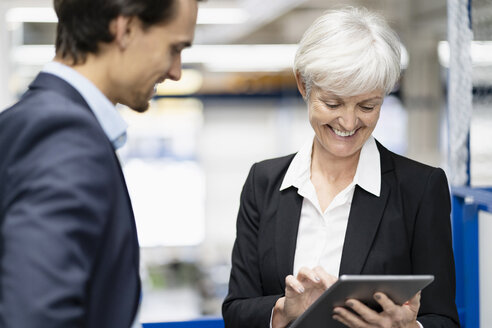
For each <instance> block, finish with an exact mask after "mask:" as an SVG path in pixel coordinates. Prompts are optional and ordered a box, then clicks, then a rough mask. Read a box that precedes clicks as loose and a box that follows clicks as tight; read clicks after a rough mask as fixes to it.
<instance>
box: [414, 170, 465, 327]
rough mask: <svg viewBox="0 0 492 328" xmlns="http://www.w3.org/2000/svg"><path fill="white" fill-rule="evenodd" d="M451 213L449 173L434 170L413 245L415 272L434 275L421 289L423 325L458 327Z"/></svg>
mask: <svg viewBox="0 0 492 328" xmlns="http://www.w3.org/2000/svg"><path fill="white" fill-rule="evenodd" d="M450 213H451V204H450V196H449V187H448V183H447V179H446V175H445V174H444V171H443V170H441V169H434V170H433V172H432V173H431V174H430V176H429V179H428V181H427V184H426V187H425V190H424V193H423V195H422V198H421V204H420V207H419V209H418V212H417V217H416V221H415V231H414V238H413V247H412V263H413V273H414V274H433V275H434V276H435V280H434V281H433V282H432V283H431V284H430V285H429V286H427V287H426V288H425V289H424V290H423V291H422V298H421V305H420V311H419V316H418V318H417V320H418V321H419V322H420V323H421V324H422V325H423V326H424V328H437V327H442V328H444V327H446V328H449V327H459V319H458V314H457V310H456V304H455V289H456V287H455V286H456V282H455V267H454V257H453V249H452V238H451V219H450Z"/></svg>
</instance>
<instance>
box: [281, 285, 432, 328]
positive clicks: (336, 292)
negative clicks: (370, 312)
mask: <svg viewBox="0 0 492 328" xmlns="http://www.w3.org/2000/svg"><path fill="white" fill-rule="evenodd" d="M433 280H434V276H433V275H409V276H400V275H393V276H392V275H376V276H370V275H342V276H341V277H340V278H339V279H338V280H337V282H335V283H334V284H333V285H332V286H331V287H330V288H328V289H327V290H326V291H325V292H324V293H323V294H322V295H321V296H320V297H319V298H318V299H317V300H316V301H315V302H314V303H313V304H312V305H311V306H310V307H309V308H308V309H307V310H306V311H305V312H304V313H303V314H302V315H300V316H299V317H298V318H297V319H296V320H295V321H294V322H293V323H292V324H291V325H289V327H290V328H318V327H319V328H342V327H345V326H344V325H343V324H341V323H340V322H338V321H336V320H334V319H332V315H333V308H334V307H336V306H344V305H345V301H346V300H347V299H349V298H354V299H358V300H359V301H361V302H362V303H364V304H366V305H367V306H369V307H371V308H373V309H375V310H376V311H381V307H380V306H379V304H378V303H377V302H376V301H375V300H374V297H373V296H374V294H375V293H376V292H382V293H385V294H386V295H388V297H389V298H390V299H391V300H392V301H393V302H395V303H396V304H398V305H401V304H403V303H405V302H406V301H408V300H409V299H411V298H412V297H413V296H414V295H415V294H417V292H418V291H419V290H422V289H424V287H426V286H427V285H428V284H430V283H431V282H432V281H433Z"/></svg>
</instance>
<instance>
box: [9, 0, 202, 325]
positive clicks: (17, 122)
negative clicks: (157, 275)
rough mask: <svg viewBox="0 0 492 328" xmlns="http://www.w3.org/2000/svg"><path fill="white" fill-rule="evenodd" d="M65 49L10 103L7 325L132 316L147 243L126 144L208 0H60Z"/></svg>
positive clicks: (176, 67) (175, 66) (111, 321)
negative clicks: (128, 173)
mask: <svg viewBox="0 0 492 328" xmlns="http://www.w3.org/2000/svg"><path fill="white" fill-rule="evenodd" d="M54 5H55V10H56V13H57V15H58V19H59V24H58V30H57V38H56V57H55V59H54V61H53V62H51V63H49V64H48V65H46V67H45V68H44V69H43V71H42V72H41V73H40V74H39V75H38V76H37V77H36V79H35V80H34V82H32V84H31V85H30V87H29V90H28V91H27V93H26V94H25V95H24V96H23V97H22V99H21V100H20V101H19V102H18V103H17V104H16V105H14V106H13V107H11V108H9V109H7V110H6V111H4V112H3V113H1V114H0V150H1V155H0V228H1V231H0V233H1V237H0V238H1V239H0V327H12V328H29V327H38V328H44V327H46V328H58V327H60V328H61V327H91V328H93V327H108V328H123V327H130V326H131V325H132V323H133V322H134V320H135V314H136V312H137V308H138V304H139V297H140V280H139V274H138V270H139V268H138V266H139V255H138V253H139V248H138V241H137V235H136V229H135V222H134V218H133V212H132V208H131V204H130V200H129V197H128V193H127V189H126V186H125V181H124V178H123V175H122V172H121V168H120V166H119V163H118V159H117V157H116V156H115V152H114V151H115V149H116V148H118V147H120V146H121V145H122V144H123V143H124V141H125V138H126V133H125V129H126V125H125V123H124V121H123V120H122V118H121V117H120V116H119V114H118V113H117V111H116V109H115V108H114V105H115V104H116V103H121V104H124V105H127V106H129V107H130V108H132V109H134V110H136V111H139V112H143V111H145V110H146V109H147V108H148V102H149V99H150V98H151V97H152V95H153V90H154V85H155V84H156V83H159V82H162V81H164V80H165V79H172V80H178V79H179V78H180V75H181V58H180V56H181V50H183V48H185V47H187V46H189V45H190V44H191V42H192V39H193V36H194V27H195V24H196V16H197V1H196V0H55V1H54Z"/></svg>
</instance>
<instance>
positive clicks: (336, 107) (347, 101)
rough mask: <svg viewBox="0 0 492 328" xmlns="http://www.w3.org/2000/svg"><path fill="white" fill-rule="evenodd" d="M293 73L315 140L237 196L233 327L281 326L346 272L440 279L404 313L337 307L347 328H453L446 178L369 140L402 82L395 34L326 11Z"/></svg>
mask: <svg viewBox="0 0 492 328" xmlns="http://www.w3.org/2000/svg"><path fill="white" fill-rule="evenodd" d="M294 72H295V75H296V79H297V85H298V88H299V91H300V93H301V94H302V96H303V97H304V99H305V100H306V103H307V105H308V113H309V121H310V123H311V126H312V128H313V130H314V137H313V138H312V139H310V140H309V142H308V143H307V144H305V145H304V146H303V147H302V148H301V149H300V150H299V152H298V153H296V154H293V155H289V156H286V157H282V158H276V159H272V160H267V161H263V162H260V163H256V164H255V165H253V167H252V168H251V171H250V173H249V176H248V178H247V180H246V183H245V185H244V189H243V192H242V195H241V205H240V209H239V214H238V219H237V238H236V242H235V245H234V250H233V254H232V270H231V278H230V283H229V294H228V296H227V298H226V300H225V301H224V304H223V315H224V320H225V325H226V327H248V328H252V327H269V326H272V327H273V328H277V327H285V326H287V325H288V323H289V322H291V321H292V320H294V319H295V318H296V317H298V316H299V315H300V314H301V313H302V312H304V310H305V309H306V308H307V307H308V306H309V305H310V304H312V303H313V302H314V300H315V299H316V298H317V297H319V295H320V294H321V293H322V292H323V291H324V290H325V289H326V288H328V287H329V286H330V285H331V284H332V283H333V282H334V281H335V280H336V279H337V278H336V277H338V276H339V275H341V274H433V275H434V276H435V281H434V282H433V283H432V284H431V285H429V286H428V287H427V288H425V289H424V290H423V291H422V293H421V294H420V293H419V294H417V295H415V296H414V297H413V298H412V299H411V300H410V301H409V302H407V303H406V304H404V305H401V306H398V305H395V304H393V302H392V301H391V300H390V299H388V298H387V297H386V295H384V294H382V293H376V295H375V299H376V300H377V301H378V302H379V303H380V304H381V306H382V308H383V310H384V311H383V312H381V313H376V312H374V311H372V310H371V309H369V308H367V307H366V306H365V305H363V304H362V303H360V302H359V301H357V300H348V301H347V303H346V305H347V307H350V308H351V309H352V310H353V311H348V310H347V309H346V308H344V307H337V308H335V309H334V313H333V314H332V315H333V318H335V319H336V320H338V321H340V322H342V323H343V324H345V325H346V326H349V327H412V328H413V327H422V326H423V327H425V328H430V327H458V316H457V312H456V306H455V304H454V296H455V276H454V262H453V254H452V248H451V229H450V197H449V191H448V185H447V180H446V176H445V174H444V172H443V171H442V170H441V169H439V168H433V167H430V166H426V165H424V164H420V163H417V162H414V161H412V160H409V159H407V158H404V157H401V156H398V155H396V154H394V153H392V152H390V151H388V150H387V149H386V148H384V147H383V146H382V145H381V144H379V143H378V142H377V141H376V140H375V139H374V138H373V137H372V136H371V133H372V131H373V130H374V128H375V126H376V123H377V121H378V118H379V111H380V109H381V105H382V103H383V98H384V96H385V95H386V94H388V93H389V92H390V91H391V90H392V89H393V87H394V85H395V84H396V82H397V81H398V79H399V75H400V43H399V40H398V37H397V35H396V34H395V33H394V32H393V31H392V30H391V29H390V28H389V27H388V25H387V24H386V23H385V21H384V20H383V19H382V18H381V17H379V16H378V15H376V14H373V13H370V12H368V11H367V10H363V9H354V8H349V9H345V10H339V11H329V12H327V13H326V14H324V15H323V16H322V17H320V18H319V19H318V20H316V21H315V22H314V23H313V25H312V26H311V27H310V28H309V29H308V30H307V31H306V33H305V34H304V37H303V38H302V40H301V42H300V46H299V50H298V52H297V55H296V59H295V65H294Z"/></svg>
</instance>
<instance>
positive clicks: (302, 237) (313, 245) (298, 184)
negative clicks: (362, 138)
mask: <svg viewBox="0 0 492 328" xmlns="http://www.w3.org/2000/svg"><path fill="white" fill-rule="evenodd" d="M312 147H313V138H310V139H309V141H308V142H306V143H305V144H304V145H303V146H302V148H301V149H300V151H299V152H298V153H297V154H296V156H295V157H294V159H293V160H292V162H291V164H290V166H289V168H288V169H287V173H286V174H285V177H284V180H283V181H282V186H281V187H280V190H284V189H286V188H289V187H291V186H293V187H295V188H297V189H298V191H297V192H298V194H299V195H301V196H302V197H303V198H304V199H303V202H302V209H301V217H300V221H299V230H298V234H297V243H296V251H295V257H294V276H296V275H297V273H298V272H299V269H300V268H301V267H303V266H305V267H308V268H314V267H315V266H318V265H319V266H321V267H323V268H324V269H325V271H326V272H328V273H329V274H331V275H333V276H335V277H338V272H339V270H340V261H341V258H342V248H343V243H344V240H345V232H346V230H347V223H348V217H349V214H350V206H351V204H352V197H353V195H354V191H355V185H359V187H361V188H363V189H365V190H366V191H368V192H370V193H371V194H374V195H375V196H377V197H379V195H380V192H381V161H380V156H379V150H378V148H377V146H376V141H375V140H374V138H373V137H372V136H371V137H369V139H368V140H367V141H366V143H365V144H364V146H362V149H361V153H360V156H359V163H358V165H357V170H356V173H355V176H354V179H353V181H352V182H351V183H350V184H349V185H348V186H347V187H346V188H345V189H344V190H342V191H341V192H340V193H339V194H338V195H336V196H335V198H334V199H333V201H332V202H331V203H330V205H329V206H328V207H327V208H326V210H325V211H324V212H323V211H321V207H320V205H319V201H318V196H317V194H316V190H315V188H314V185H313V183H312V182H311V154H312Z"/></svg>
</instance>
